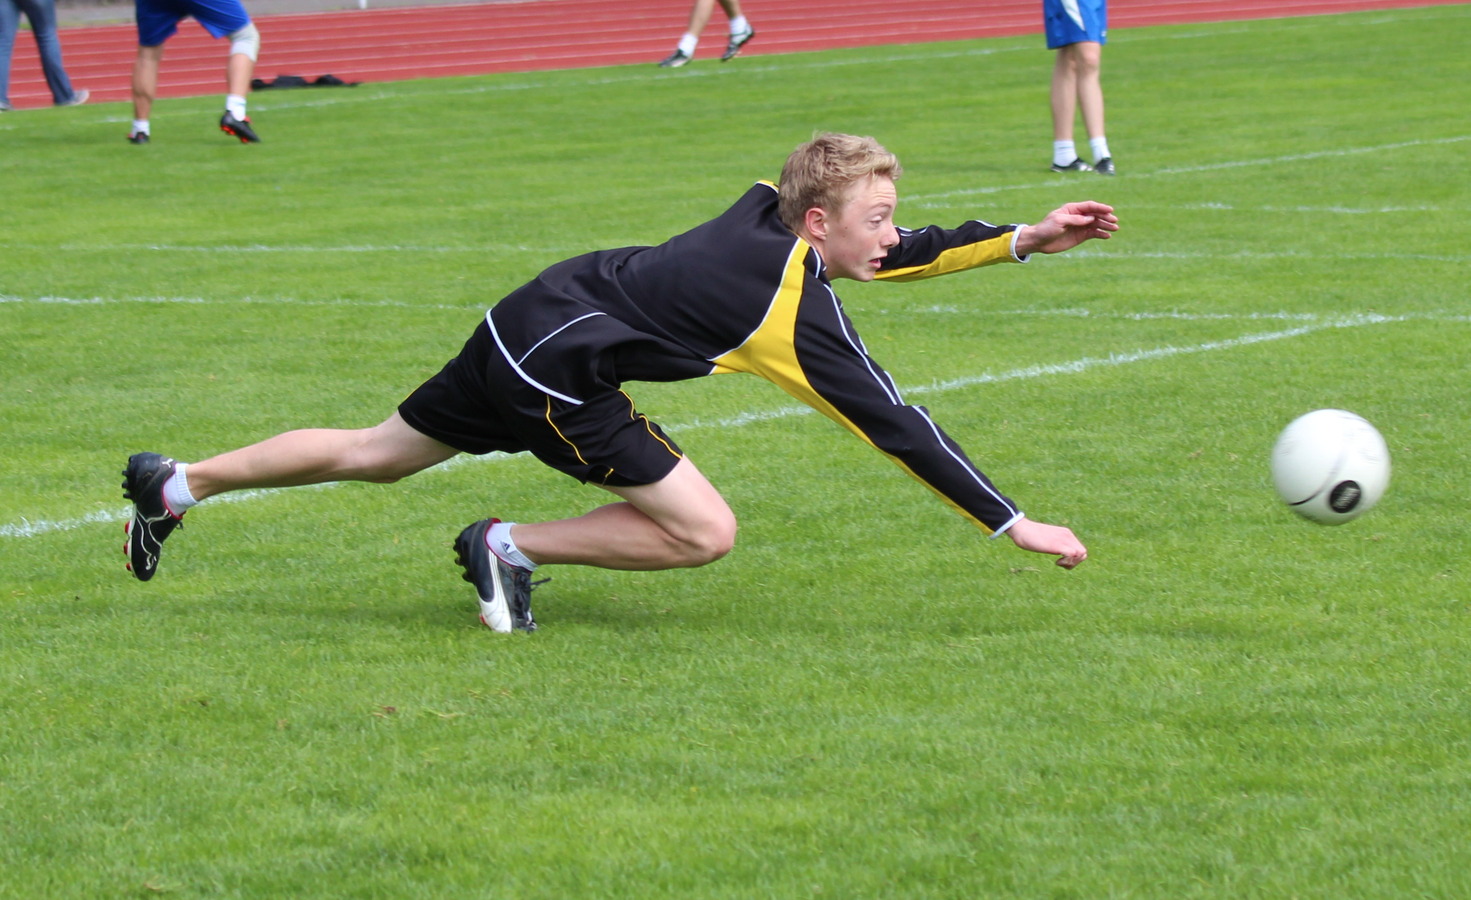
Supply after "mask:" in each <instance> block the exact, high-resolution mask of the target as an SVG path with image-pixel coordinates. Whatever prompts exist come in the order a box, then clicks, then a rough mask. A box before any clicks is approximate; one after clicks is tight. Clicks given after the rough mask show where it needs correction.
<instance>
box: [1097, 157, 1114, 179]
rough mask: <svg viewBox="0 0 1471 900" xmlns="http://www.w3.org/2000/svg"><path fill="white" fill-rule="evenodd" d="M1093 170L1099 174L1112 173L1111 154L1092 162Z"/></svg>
mask: <svg viewBox="0 0 1471 900" xmlns="http://www.w3.org/2000/svg"><path fill="white" fill-rule="evenodd" d="M1093 171H1095V172H1097V173H1098V174H1099V175H1112V174H1114V170H1113V157H1112V156H1105V157H1104V158H1103V159H1100V160H1099V161H1098V162H1096V163H1094V164H1093Z"/></svg>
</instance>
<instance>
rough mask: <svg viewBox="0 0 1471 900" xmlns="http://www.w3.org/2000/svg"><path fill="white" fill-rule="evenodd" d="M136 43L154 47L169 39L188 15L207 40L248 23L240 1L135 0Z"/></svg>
mask: <svg viewBox="0 0 1471 900" xmlns="http://www.w3.org/2000/svg"><path fill="white" fill-rule="evenodd" d="M137 13H138V44H139V46H142V47H157V46H158V45H159V44H162V43H163V42H164V41H166V40H168V39H169V38H171V37H173V35H174V32H175V31H178V30H179V22H180V21H182V20H184V19H187V18H190V17H191V16H192V17H193V18H194V19H195V20H196V21H198V22H199V24H200V25H203V26H204V30H205V31H208V32H209V35H210V37H213V38H222V37H224V36H225V35H227V34H234V33H235V32H237V31H239V30H240V29H242V28H244V27H245V26H246V25H249V24H250V15H249V14H248V13H246V11H245V7H244V5H242V4H241V2H240V0H137Z"/></svg>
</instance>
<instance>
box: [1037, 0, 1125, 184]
mask: <svg viewBox="0 0 1471 900" xmlns="http://www.w3.org/2000/svg"><path fill="white" fill-rule="evenodd" d="M1042 19H1043V27H1044V28H1045V29H1046V34H1047V49H1049V50H1056V51H1057V62H1056V63H1055V64H1054V65H1053V67H1052V171H1054V172H1087V171H1088V170H1089V169H1090V168H1091V169H1094V170H1097V171H1098V173H1099V174H1101V175H1112V174H1114V167H1113V157H1112V156H1111V155H1110V154H1109V152H1108V138H1106V137H1104V133H1103V86H1102V84H1101V83H1100V82H1099V78H1098V68H1099V63H1100V61H1101V59H1102V57H1103V45H1104V44H1105V43H1106V42H1107V41H1108V0H1042ZM1079 109H1082V111H1083V128H1084V129H1085V130H1086V131H1087V132H1088V145H1089V147H1090V148H1091V149H1092V151H1093V165H1092V166H1089V165H1088V164H1087V163H1085V162H1083V161H1082V160H1081V159H1079V158H1078V152H1077V150H1076V149H1075V148H1074V145H1073V119H1074V117H1075V115H1076V113H1077V111H1078V110H1079Z"/></svg>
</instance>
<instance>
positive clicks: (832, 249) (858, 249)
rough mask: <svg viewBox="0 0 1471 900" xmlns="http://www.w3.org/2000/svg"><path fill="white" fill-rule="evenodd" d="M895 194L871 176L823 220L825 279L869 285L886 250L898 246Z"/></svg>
mask: <svg viewBox="0 0 1471 900" xmlns="http://www.w3.org/2000/svg"><path fill="white" fill-rule="evenodd" d="M898 202H899V192H898V191H897V190H896V189H895V187H894V180H893V179H892V178H889V177H887V176H884V175H875V176H873V177H871V178H866V179H864V180H862V181H859V182H855V183H854V184H853V186H852V187H850V188H849V189H848V195H847V200H846V202H845V203H844V204H843V207H842V208H841V209H839V210H838V211H837V212H836V213H833V214H831V215H830V216H829V217H827V219H826V221H827V237H826V238H825V239H824V240H823V245H822V248H821V251H822V257H823V261H824V262H826V263H827V268H828V277H829V278H851V279H853V280H854V281H872V280H873V277H874V275H875V274H876V273H877V272H878V270H879V265H880V264H881V263H882V262H883V259H884V257H885V256H888V255H889V248H890V247H893V246H894V245H896V244H898V243H899V232H898V231H897V230H896V229H895V228H894V207H895V206H896V205H898Z"/></svg>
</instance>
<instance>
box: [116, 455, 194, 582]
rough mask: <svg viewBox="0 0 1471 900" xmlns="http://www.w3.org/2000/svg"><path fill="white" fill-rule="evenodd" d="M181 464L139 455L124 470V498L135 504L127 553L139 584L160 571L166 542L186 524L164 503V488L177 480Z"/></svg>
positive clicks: (127, 527) (127, 529)
mask: <svg viewBox="0 0 1471 900" xmlns="http://www.w3.org/2000/svg"><path fill="white" fill-rule="evenodd" d="M176 468H178V463H176V462H174V461H173V460H172V459H169V458H168V457H167V456H160V455H159V454H157V453H135V454H133V455H132V456H130V457H128V467H127V468H126V469H124V470H123V479H124V480H123V497H125V498H126V499H128V500H131V501H133V515H132V517H131V518H129V519H128V524H126V525H124V526H123V532H124V533H125V534H126V535H127V536H128V540H127V542H126V543H124V544H123V552H124V553H126V554H127V555H128V570H129V571H131V572H132V573H133V575H134V576H135V577H136V578H137V579H138V580H139V581H147V580H148V579H150V578H152V577H153V573H154V572H155V571H157V569H158V554H159V552H160V551H162V550H163V542H164V538H167V537H168V536H169V535H170V534H172V533H173V530H174V529H175V528H178V527H179V525H180V523H181V522H182V521H183V516H182V515H178V516H176V515H174V514H173V513H172V512H171V511H170V510H169V508H168V504H166V503H164V500H163V485H164V482H166V481H168V480H169V478H170V477H172V476H173V474H174V470H175V469H176Z"/></svg>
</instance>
